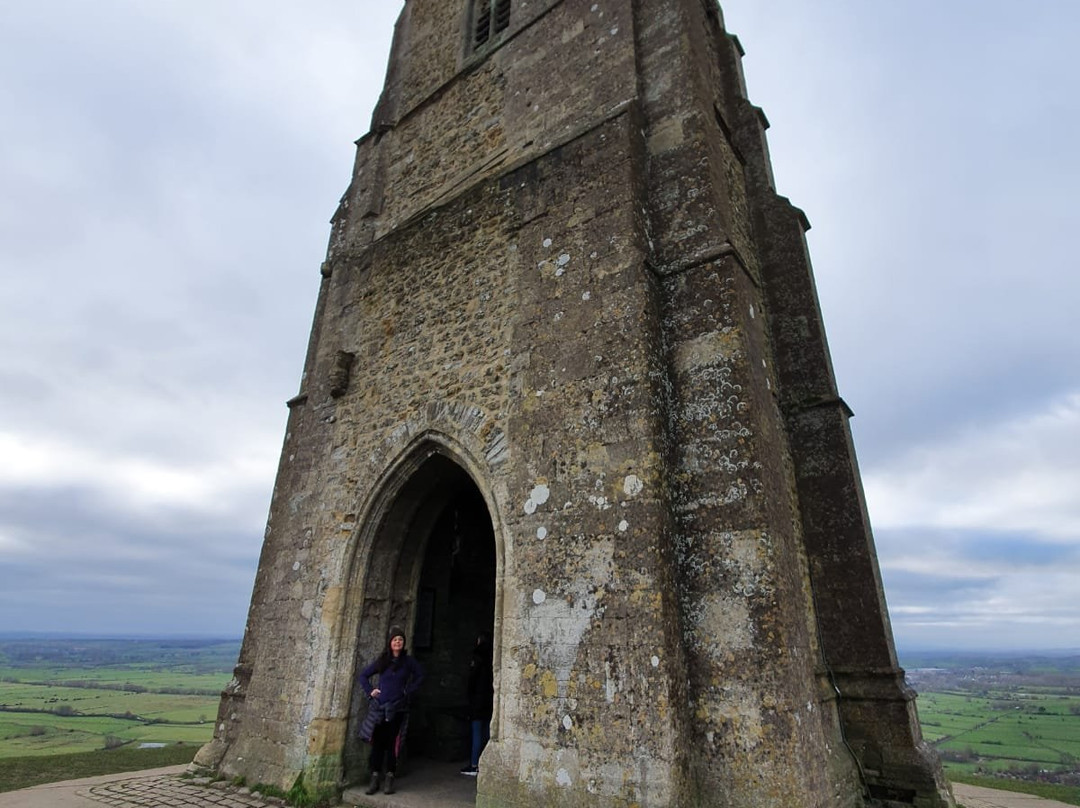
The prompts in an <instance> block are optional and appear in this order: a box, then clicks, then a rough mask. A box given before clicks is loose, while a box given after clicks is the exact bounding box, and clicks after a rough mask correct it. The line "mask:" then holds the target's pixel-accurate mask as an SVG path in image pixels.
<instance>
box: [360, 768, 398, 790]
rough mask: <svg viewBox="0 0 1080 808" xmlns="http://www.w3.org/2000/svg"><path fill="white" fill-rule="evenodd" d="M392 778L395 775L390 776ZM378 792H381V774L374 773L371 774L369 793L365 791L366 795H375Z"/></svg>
mask: <svg viewBox="0 0 1080 808" xmlns="http://www.w3.org/2000/svg"><path fill="white" fill-rule="evenodd" d="M390 777H393V775H390ZM387 782H389V777H388V778H387ZM378 790H379V773H378V772H372V773H371V785H370V786H368V788H367V791H365V792H364V793H365V794H374V793H375V792H376V791H378Z"/></svg>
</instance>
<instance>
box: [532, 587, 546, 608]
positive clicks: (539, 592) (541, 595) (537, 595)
mask: <svg viewBox="0 0 1080 808" xmlns="http://www.w3.org/2000/svg"><path fill="white" fill-rule="evenodd" d="M545 600H547V593H545V592H544V590H543V589H534V590H533V603H535V604H536V605H537V606H539V605H540V604H541V603H543V602H544V601H545Z"/></svg>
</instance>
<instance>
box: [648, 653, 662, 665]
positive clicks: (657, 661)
mask: <svg viewBox="0 0 1080 808" xmlns="http://www.w3.org/2000/svg"><path fill="white" fill-rule="evenodd" d="M649 663H650V664H651V665H652V666H653V667H654V668H659V667H660V657H658V656H657V655H656V654H653V655H652V659H650V660H649Z"/></svg>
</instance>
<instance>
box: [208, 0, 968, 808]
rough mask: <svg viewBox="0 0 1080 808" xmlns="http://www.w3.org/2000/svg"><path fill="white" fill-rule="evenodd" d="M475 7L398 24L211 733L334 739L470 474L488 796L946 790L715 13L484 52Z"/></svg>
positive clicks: (752, 114)
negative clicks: (927, 742)
mask: <svg viewBox="0 0 1080 808" xmlns="http://www.w3.org/2000/svg"><path fill="white" fill-rule="evenodd" d="M467 6H468V4H467V3H465V2H464V1H462V2H460V3H451V2H447V0H409V1H408V2H407V3H406V7H405V10H404V11H403V13H402V17H401V20H400V21H399V24H398V27H397V30H396V33H395V45H394V55H393V57H392V60H391V65H390V69H389V71H388V77H387V86H386V89H385V91H384V94H383V98H382V100H381V102H380V105H379V108H378V109H377V110H376V112H375V115H374V118H373V131H372V132H371V133H370V134H369V135H367V136H365V137H364V138H362V139H361V140H360V141H359V142H358V144H357V158H356V163H355V167H354V174H353V178H352V182H351V184H350V186H349V189H348V190H347V192H346V194H345V196H344V198H343V199H342V203H341V205H340V207H339V210H338V212H337V214H336V215H335V217H334V222H333V231H332V235H331V243H330V249H329V252H328V256H327V261H326V263H325V264H324V265H323V268H322V281H321V288H320V295H319V302H318V309H317V312H316V317H315V322H314V325H313V329H312V336H311V343H310V346H309V352H308V357H307V361H306V367H305V372H304V378H303V382H302V385H301V392H300V395H298V396H297V398H296V399H294V400H293V401H292V402H291V403H290V404H291V407H292V410H291V414H290V420H289V426H288V432H287V435H286V439H285V445H284V449H283V452H282V460H281V466H280V469H279V474H278V480H277V485H276V488H275V495H274V500H273V503H272V506H271V515H270V520H269V525H268V528H267V535H266V541H265V545H264V550H263V556H262V559H261V561H260V568H259V574H258V577H257V580H256V586H255V592H254V595H253V601H252V608H251V615H250V618H249V627H248V631H247V633H246V636H245V642H244V646H243V650H242V652H241V660H240V665H239V666H238V668H237V678H236V680H235V681H234V683H232V684H231V685H230V688H229V689H228V691H227V693H226V695H225V697H224V698H223V700H222V708H221V713H220V716H219V726H218V731H217V735H216V738H215V741H214V742H213V743H212V744H211V745H210V746H208V747H206V748H205V749H204V750H203V751H202V752H201V753H200V760H201V761H202V762H203V763H205V764H207V765H210V766H213V767H215V768H217V769H218V770H219V771H220V772H221V773H223V774H226V775H234V774H242V775H244V776H245V777H247V779H249V780H251V781H256V780H259V781H262V782H271V783H277V784H279V785H281V786H283V787H287V786H289V785H291V784H292V782H293V780H295V778H296V777H297V775H298V774H299V773H301V772H303V773H304V774H305V782H307V783H308V784H309V785H312V784H315V785H319V784H321V785H336V784H337V783H339V781H340V778H341V777H342V776H343V774H348V773H349V772H350V771H351V769H350V766H349V764H348V763H347V762H346V758H349V757H350V756H356V755H357V754H358V752H357V747H356V744H355V741H352V740H350V729H351V727H353V725H354V724H355V721H356V713H357V710H358V709H359V707H360V699H359V698H358V697H357V693H356V690H355V689H354V687H353V676H354V673H355V669H356V666H357V664H362V663H363V662H364V661H366V660H368V659H370V658H371V657H373V656H374V655H375V654H376V653H377V652H378V651H379V649H380V648H381V646H382V643H383V642H384V638H385V631H386V628H387V626H388V625H389V624H390V622H402V623H405V624H406V625H409V624H410V623H411V621H412V620H413V619H414V616H415V610H416V586H417V581H418V580H419V569H420V562H421V560H422V558H423V554H424V546H425V542H426V540H427V536H428V535H429V533H430V531H431V530H432V529H433V527H434V524H435V520H436V519H437V516H438V508H440V507H442V504H444V503H445V502H446V501H447V498H448V497H449V496H450V494H449V493H448V492H447V490H444V489H445V486H446V485H447V484H448V483H447V481H448V480H450V479H453V480H454V481H455V482H454V485H455V486H457V485H459V484H462V481H465V480H467V481H469V482H468V484H469V485H473V484H475V487H476V489H477V490H478V492H479V494H480V495H481V496H482V498H483V500H484V503H485V505H486V508H487V510H488V512H489V514H490V516H491V520H492V528H493V532H494V543H495V553H496V557H497V567H498V569H497V575H496V578H497V580H496V582H495V585H496V596H495V614H494V625H495V633H496V676H497V699H496V706H495V707H496V709H495V717H494V720H493V724H492V730H493V735H492V742H491V744H490V745H489V747H488V749H487V751H486V752H485V755H484V758H483V761H482V766H481V777H480V780H479V783H478V786H479V789H478V804H480V805H486V806H511V805H514V806H532V805H538V804H542V805H551V806H562V805H565V806H575V807H576V806H585V805H588V806H598V807H599V806H605V807H606V806H612V807H614V806H626V807H627V808H629V806H668V805H687V806H690V805H695V806H697V805H702V806H704V805H724V806H727V807H728V808H738V807H740V806H745V808H751V806H753V808H767V807H771V808H781V806H783V808H793V806H799V807H800V808H827V807H828V808H838V807H844V806H850V807H851V808H855V806H862V805H864V804H869V803H865V800H864V790H865V789H869V790H870V792H871V793H872V794H873V795H874V797H875V798H878V799H880V800H893V803H890V804H909V805H925V806H942V805H948V804H949V797H948V795H947V792H945V791H943V790H942V788H943V787H942V785H941V783H942V781H941V779H940V771H936V770H935V769H934V766H933V764H932V763H931V762H930V761H929V759H928V758H927V757H926V754H925V749H923V748H922V747H921V746H920V743H919V740H920V739H919V738H918V736H917V726H914V725H913V724H912V719H913V717H914V713H913V708H912V706H911V702H910V693H909V692H908V691H907V690H906V688H905V687H904V685H903V677H902V673H901V672H899V671H898V670H897V669H896V666H895V654H894V653H893V652H892V642H891V636H889V630H888V622H887V614H886V613H885V611H884V602H883V598H882V595H881V589H880V582H879V581H878V578H877V567H876V560H875V559H874V557H873V546H872V542H871V540H870V539H869V534H868V532H867V529H866V525H865V513H864V511H863V510H862V503H861V493H860V491H859V488H858V476H857V470H856V469H855V466H854V460H853V455H852V453H851V449H850V436H848V434H847V432H846V422H844V421H843V419H842V415H843V411H842V407H841V404H838V403H837V402H838V401H839V399H838V398H837V397H836V395H835V384H834V382H833V380H832V374H831V368H830V367H829V366H828V353H827V348H826V347H825V344H824V333H823V331H822V330H821V328H820V322H819V319H820V318H819V315H817V305H816V299H815V297H814V292H813V286H812V278H811V275H810V270H809V264H808V262H806V261H805V249H804V248H805V245H802V257H801V258H800V257H799V255H798V254H797V253H798V245H801V244H802V242H801V232H802V231H801V229H800V230H798V233H797V238H795V239H793V236H792V233H793V231H792V229H791V228H792V226H793V225H794V226H795V227H800V226H801V222H802V220H801V216H800V215H799V214H798V212H797V211H795V210H794V209H793V208H791V207H790V205H788V204H787V203H786V200H782V199H781V198H779V197H777V196H776V194H775V190H774V189H773V185H772V178H771V173H770V170H769V167H768V158H767V152H766V149H765V143H764V135H763V131H764V119H763V116H761V115H760V113H759V111H758V110H756V109H755V108H753V107H752V106H750V104H749V102H748V101H747V100H746V97H745V89H744V87H743V82H742V76H741V73H740V68H739V63H738V60H739V55H740V54H739V50H738V47H737V43H736V42H735V41H734V40H733V39H732V38H730V37H729V36H728V35H727V34H726V32H725V31H724V29H723V21H722V18H721V17H720V15H719V12H718V9H716V7H715V6H714V5H713V4H712V3H711V2H710V1H709V0H561V2H560V1H559V0H544V2H535V3H534V2H530V3H528V4H517V3H515V6H514V11H513V14H512V17H511V24H510V26H509V28H508V29H507V30H506V31H505V32H503V33H501V34H500V35H499V36H498V37H497V39H496V40H494V41H493V42H492V44H491V46H490V47H489V48H488V49H487V50H486V51H485V52H483V53H474V52H472V51H471V49H470V47H469V46H468V35H467V31H468V29H469V17H468V13H467ZM808 391H809V392H808ZM808 395H812V396H816V397H817V398H816V399H814V401H812V402H811V403H817V404H825V405H831V407H832V409H828V407H826V408H825V409H813V410H809V411H808V410H807V409H806V407H805V406H804V405H805V404H806V402H807V396H808ZM818 399H820V400H818ZM807 412H811V413H812V414H811V415H809V416H808V415H806V413H807ZM822 418H824V420H822ZM432 458H435V459H434V460H433V459H432ZM819 495H820V496H821V497H822V500H821V501H823V502H824V503H826V504H825V505H822V504H820V502H818V497H819ZM830 542H832V543H831V544H830ZM849 558H850V559H854V560H855V561H856V562H857V563H858V565H859V572H858V575H859V580H858V581H855V582H852V581H850V580H849V579H848V576H849V572H848V571H847V570H845V569H844V565H845V564H846V563H847V559H849ZM841 595H843V597H844V598H846V599H843V600H842V602H843V603H844V606H842V607H838V606H837V605H836V603H838V602H841V601H835V600H834V598H835V597H840V596H841ZM823 601H824V603H823ZM864 607H865V608H866V611H867V613H865V614H860V615H859V616H858V619H856V620H854V621H853V626H854V627H853V628H849V629H847V630H844V631H841V630H840V627H839V621H840V618H841V617H842V615H843V613H844V612H845V611H846V610H848V609H861V608H864ZM834 630H836V631H837V632H839V633H837V634H836V635H835V636H830V632H832V631H834ZM860 644H865V645H866V648H867V649H868V650H867V651H866V652H862V651H859V650H858V649H859V648H860ZM832 655H835V659H831V658H830V657H831V656H832ZM837 660H840V662H839V663H838V662H837ZM830 662H832V668H830V664H829V663H830ZM838 683H839V693H840V701H839V702H838V701H837V692H838V690H837V688H838ZM845 691H848V692H845ZM845 698H847V701H845ZM845 727H846V728H847V729H848V730H849V735H850V736H851V737H848V738H845V735H844V728H845ZM880 804H882V805H884V804H886V803H885V802H882V803H880Z"/></svg>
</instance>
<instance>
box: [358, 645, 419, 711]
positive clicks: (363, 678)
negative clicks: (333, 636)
mask: <svg viewBox="0 0 1080 808" xmlns="http://www.w3.org/2000/svg"><path fill="white" fill-rule="evenodd" d="M381 664H382V660H381V659H376V660H375V661H374V662H372V663H371V664H369V665H367V666H366V667H365V668H364V669H363V670H362V671H360V686H361V687H362V688H364V692H365V693H366V694H367V696H368V698H371V691H372V690H374V689H375V688H374V687H373V686H372V684H371V677H372V676H374V675H375V674H378V675H379V691H380V692H379V696H378V698H377V699H376V701H377V702H378V705H379V707H380V708H381V709H382V711H383V712H384V713H385V714H386V715H387V720H389V719H390V718H392V717H393V716H394V714H395V713H399V712H405V711H406V710H408V709H409V698H410V697H411V696H412V694H413V693H415V692H416V690H417V688H419V687H420V683H421V682H423V681H424V669H423V668H421V667H420V663H419V662H417V661H416V660H415V659H413V658H412V657H411V656H409V655H408V654H406V653H402V655H401V656H399V657H398V658H397V659H396V660H394V661H393V662H391V663H390V664H389V665H388V666H387V667H386V668H385V669H384V670H381V671H380V670H379V667H380V665H381Z"/></svg>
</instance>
